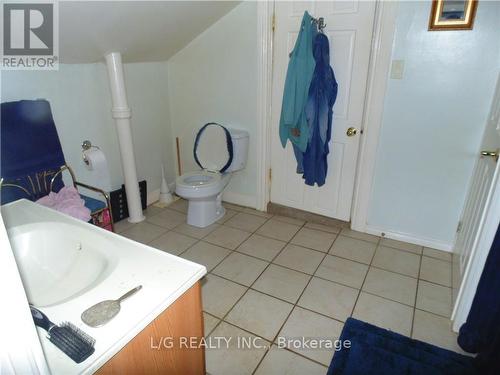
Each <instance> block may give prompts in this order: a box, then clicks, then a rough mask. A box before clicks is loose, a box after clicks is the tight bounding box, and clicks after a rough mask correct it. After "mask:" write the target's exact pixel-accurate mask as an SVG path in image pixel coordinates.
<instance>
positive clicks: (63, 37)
mask: <svg viewBox="0 0 500 375" xmlns="http://www.w3.org/2000/svg"><path fill="white" fill-rule="evenodd" d="M238 3H239V1H64V2H60V3H59V60H60V62H61V63H92V62H97V61H102V60H103V56H104V55H105V54H106V53H108V52H112V51H118V52H121V53H122V55H123V61H124V62H143V61H165V60H168V59H169V58H170V57H171V56H173V55H174V54H175V53H176V52H178V51H179V50H181V49H182V48H183V47H184V46H186V45H187V44H188V43H189V42H190V41H191V40H193V39H194V38H195V37H196V36H197V35H199V34H200V33H202V32H203V31H204V30H206V29H207V28H208V27H209V26H210V25H212V24H213V23H215V22H216V21H217V20H218V19H220V18H221V17H223V16H224V15H225V14H226V13H228V12H229V11H230V10H231V9H232V8H234V7H235V6H236V5H237V4H238Z"/></svg>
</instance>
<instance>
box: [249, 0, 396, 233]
mask: <svg viewBox="0 0 500 375" xmlns="http://www.w3.org/2000/svg"><path fill="white" fill-rule="evenodd" d="M397 10H398V3H397V2H392V1H390V2H389V1H377V2H376V6H375V19H374V25H373V35H372V44H371V52H370V60H369V66H368V78H367V88H366V97H365V104H364V110H363V112H364V115H363V120H362V123H361V129H360V130H361V132H360V133H362V134H360V136H361V139H360V146H359V152H358V160H357V167H356V178H355V182H354V194H353V201H352V205H351V228H352V229H355V230H358V231H361V232H365V231H366V229H367V218H368V210H369V207H370V200H371V192H372V181H373V175H374V172H375V158H376V153H377V147H378V141H379V134H380V129H381V124H382V113H383V109H384V97H385V91H386V87H387V79H388V77H389V70H390V65H391V56H392V44H393V39H394V32H395V26H396V16H397ZM273 15H274V1H269V2H258V3H257V18H258V20H257V28H258V30H257V33H258V41H259V48H258V49H259V62H258V64H259V67H258V77H257V78H258V80H259V88H258V92H257V95H258V118H259V123H258V124H257V155H258V160H257V178H258V181H257V199H256V208H257V209H258V210H262V211H265V210H266V207H267V204H268V203H269V201H270V191H271V179H272V176H270V173H269V170H270V168H271V137H270V135H271V113H272V103H271V90H272V77H273V51H274V49H273V36H274V33H273Z"/></svg>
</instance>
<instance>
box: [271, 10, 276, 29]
mask: <svg viewBox="0 0 500 375" xmlns="http://www.w3.org/2000/svg"><path fill="white" fill-rule="evenodd" d="M275 28H276V14H275V13H273V19H272V21H271V30H272V31H273V33H274V29H275Z"/></svg>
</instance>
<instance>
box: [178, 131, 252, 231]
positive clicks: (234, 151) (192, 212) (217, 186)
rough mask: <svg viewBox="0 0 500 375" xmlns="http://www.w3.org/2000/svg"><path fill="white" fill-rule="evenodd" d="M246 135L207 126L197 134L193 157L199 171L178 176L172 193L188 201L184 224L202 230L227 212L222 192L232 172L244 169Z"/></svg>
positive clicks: (245, 133) (247, 136)
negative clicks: (223, 204)
mask: <svg viewBox="0 0 500 375" xmlns="http://www.w3.org/2000/svg"><path fill="white" fill-rule="evenodd" d="M248 141H249V135H248V132H246V131H244V130H236V129H228V128H225V127H223V126H222V125H220V124H216V123H209V124H206V125H205V126H203V127H202V128H201V129H200V130H199V131H198V134H197V135H196V139H195V143H194V148H193V156H194V159H195V161H196V163H197V164H198V165H199V166H200V168H201V170H199V171H196V172H188V173H185V174H183V175H182V176H179V177H178V178H177V180H176V182H175V193H176V194H177V195H178V196H180V197H182V198H184V199H187V200H188V203H189V205H188V214H187V223H188V224H189V225H193V226H195V227H200V228H204V227H207V226H209V225H210V224H213V223H214V222H216V221H217V220H219V219H220V218H221V217H223V216H224V214H225V213H226V211H225V209H224V207H223V206H222V191H223V190H224V188H225V187H226V185H227V184H228V183H229V180H230V179H231V175H232V173H234V172H236V171H239V170H241V169H243V168H245V166H246V162H247V155H248Z"/></svg>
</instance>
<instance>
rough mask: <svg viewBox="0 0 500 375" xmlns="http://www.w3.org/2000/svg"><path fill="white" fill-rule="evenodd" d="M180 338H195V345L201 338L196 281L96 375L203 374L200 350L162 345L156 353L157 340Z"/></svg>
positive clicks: (199, 294)
mask: <svg viewBox="0 0 500 375" xmlns="http://www.w3.org/2000/svg"><path fill="white" fill-rule="evenodd" d="M179 337H196V338H197V341H198V342H200V340H202V339H203V313H202V304H201V286H200V282H199V281H198V282H197V283H196V284H195V285H193V286H192V287H191V288H190V289H189V290H187V291H186V292H185V293H184V294H183V295H182V296H180V297H179V298H178V299H177V300H176V301H175V302H174V303H173V304H172V305H171V306H170V307H168V308H167V309H166V310H165V311H164V312H162V313H161V314H160V315H159V316H158V317H157V318H156V319H155V320H153V321H152V322H151V323H150V324H149V325H148V326H147V327H146V328H144V330H142V331H141V332H140V333H139V334H138V335H137V336H135V337H134V338H133V339H132V340H131V341H130V342H129V343H128V344H127V345H126V346H125V347H124V348H123V349H121V350H120V351H119V352H118V353H116V354H115V355H114V356H113V357H112V358H111V359H110V360H109V361H108V362H106V363H105V364H104V365H103V366H102V367H101V368H100V369H99V370H97V372H96V374H101V375H107V374H116V375H124V374H134V375H135V374H148V375H152V374H162V375H170V374H179V375H191V374H192V375H202V374H205V349H204V348H203V347H200V348H197V349H186V348H172V349H167V348H165V345H163V346H162V347H161V348H160V349H159V350H158V349H155V347H158V344H159V343H160V340H164V338H179ZM152 346H153V348H152Z"/></svg>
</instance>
